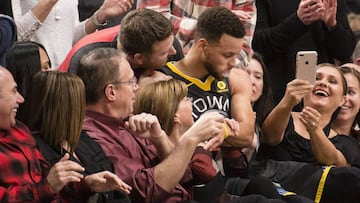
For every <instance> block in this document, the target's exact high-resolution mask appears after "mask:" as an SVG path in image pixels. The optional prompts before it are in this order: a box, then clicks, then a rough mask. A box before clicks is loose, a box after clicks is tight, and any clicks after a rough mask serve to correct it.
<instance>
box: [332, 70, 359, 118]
mask: <svg viewBox="0 0 360 203" xmlns="http://www.w3.org/2000/svg"><path fill="white" fill-rule="evenodd" d="M344 77H345V79H346V82H347V85H348V88H347V94H346V100H345V103H344V104H343V105H342V106H341V110H340V113H339V115H338V116H337V120H343V121H349V122H351V123H353V121H354V120H355V117H356V115H357V114H358V113H359V109H360V81H359V80H358V78H357V77H356V76H355V75H353V74H352V73H346V74H344Z"/></svg>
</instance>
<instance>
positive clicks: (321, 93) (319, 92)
mask: <svg viewBox="0 0 360 203" xmlns="http://www.w3.org/2000/svg"><path fill="white" fill-rule="evenodd" d="M313 93H314V95H316V96H319V97H328V96H329V93H328V92H326V91H325V90H321V89H317V90H314V91H313Z"/></svg>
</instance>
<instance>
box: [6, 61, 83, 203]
mask: <svg viewBox="0 0 360 203" xmlns="http://www.w3.org/2000/svg"><path fill="white" fill-rule="evenodd" d="M22 102H24V98H23V97H22V96H21V95H20V94H19V93H18V92H17V90H16V83H15V81H14V79H13V77H12V76H11V73H10V72H9V71H8V70H6V69H5V68H3V67H0V137H1V138H0V145H1V146H0V147H1V152H0V160H1V164H0V167H1V168H0V170H1V173H0V200H1V201H2V202H50V201H52V200H56V199H58V196H57V195H56V194H57V193H58V192H59V191H60V190H61V189H62V188H63V187H64V186H65V185H67V184H68V183H70V182H80V180H81V179H82V178H83V175H82V174H81V173H82V172H83V171H84V168H83V167H81V166H80V165H79V164H77V163H75V162H72V161H70V160H69V155H68V154H66V155H64V156H63V157H62V158H61V159H60V161H59V162H57V163H56V164H55V165H54V166H53V167H52V168H50V165H49V164H48V163H47V162H46V161H45V159H44V157H43V156H42V155H41V153H40V151H39V149H38V148H37V146H36V141H35V139H34V137H32V136H31V134H30V132H29V131H28V129H27V128H26V127H25V126H24V125H23V124H22V123H20V122H17V121H16V119H15V116H16V110H17V108H18V106H19V104H21V103H22ZM49 169H50V170H49Z"/></svg>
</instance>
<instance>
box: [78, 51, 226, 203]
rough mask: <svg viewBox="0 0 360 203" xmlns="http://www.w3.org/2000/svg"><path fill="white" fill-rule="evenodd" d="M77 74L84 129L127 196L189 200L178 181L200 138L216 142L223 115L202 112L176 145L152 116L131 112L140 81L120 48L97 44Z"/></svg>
mask: <svg viewBox="0 0 360 203" xmlns="http://www.w3.org/2000/svg"><path fill="white" fill-rule="evenodd" d="M77 74H78V76H79V77H80V78H81V79H82V80H83V82H84V85H85V91H86V114H85V119H84V125H83V130H85V131H86V132H87V133H88V135H89V136H90V137H92V138H93V139H94V140H95V141H97V142H98V143H99V144H100V146H101V147H102V149H103V150H104V152H105V154H106V155H107V156H108V157H109V159H110V160H111V161H112V162H113V164H114V168H115V173H116V174H117V175H118V176H119V177H120V178H121V179H122V180H124V181H125V182H126V183H127V184H129V185H130V186H131V187H132V192H131V194H130V198H131V201H132V202H159V203H160V202H166V203H173V202H189V201H188V200H191V199H192V197H191V195H190V194H189V193H188V192H187V191H186V190H185V189H184V187H183V186H182V185H180V184H179V183H180V182H188V181H191V180H192V174H191V170H190V168H189V167H188V165H189V162H190V159H191V157H192V155H193V153H194V150H195V148H196V146H197V145H198V144H199V143H201V142H204V141H206V140H209V143H212V145H211V146H209V148H212V147H215V146H217V145H218V144H220V143H219V141H218V140H219V137H220V136H222V135H220V132H221V131H222V122H223V116H222V115H220V114H219V113H210V114H207V115H204V116H202V118H201V119H199V121H198V122H197V123H196V124H194V126H197V127H194V128H191V129H190V130H189V131H187V132H186V133H185V134H184V135H183V136H182V139H181V141H179V142H178V143H176V146H174V145H173V144H172V142H171V141H170V140H169V138H168V136H167V135H166V133H165V132H164V131H163V130H162V129H161V126H160V124H159V121H158V119H157V118H156V116H153V115H151V114H146V113H141V114H139V115H132V112H133V103H134V101H135V93H136V91H137V89H138V85H137V83H136V82H137V80H136V77H135V75H134V71H133V70H132V69H131V67H130V64H129V62H128V61H127V60H126V56H125V55H124V54H123V53H122V52H120V51H119V50H116V49H113V48H98V49H95V50H93V51H91V52H89V53H88V54H87V55H85V56H84V57H83V58H82V59H81V61H80V65H79V67H78V69H77Z"/></svg>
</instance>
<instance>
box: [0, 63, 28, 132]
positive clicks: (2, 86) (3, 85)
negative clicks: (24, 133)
mask: <svg viewBox="0 0 360 203" xmlns="http://www.w3.org/2000/svg"><path fill="white" fill-rule="evenodd" d="M16 87H17V86H16V83H15V81H14V78H13V76H12V75H11V73H10V72H9V71H8V70H7V69H5V68H4V67H2V66H0V129H2V130H9V129H10V128H11V127H14V126H15V123H16V120H15V117H16V112H17V109H18V108H19V104H21V103H23V102H24V98H23V97H22V96H21V95H20V94H19V93H18V92H17V89H16Z"/></svg>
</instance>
